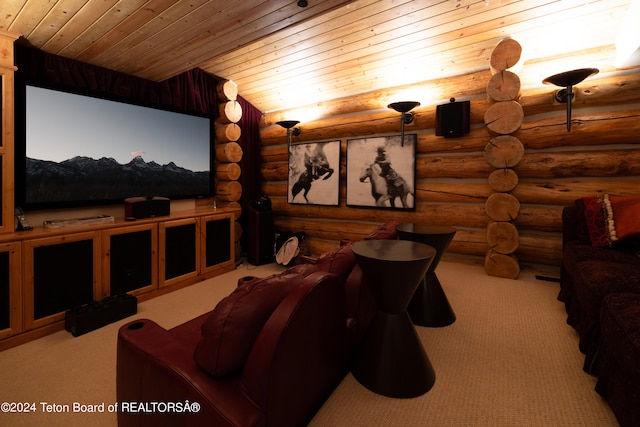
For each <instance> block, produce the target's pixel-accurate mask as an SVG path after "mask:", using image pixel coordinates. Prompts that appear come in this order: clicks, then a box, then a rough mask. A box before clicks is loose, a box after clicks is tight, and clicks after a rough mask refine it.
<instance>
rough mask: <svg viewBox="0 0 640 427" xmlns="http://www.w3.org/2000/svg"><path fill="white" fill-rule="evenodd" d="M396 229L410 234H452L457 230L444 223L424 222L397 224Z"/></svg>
mask: <svg viewBox="0 0 640 427" xmlns="http://www.w3.org/2000/svg"><path fill="white" fill-rule="evenodd" d="M396 230H397V231H398V232H404V233H411V234H452V233H455V232H456V231H457V230H456V229H455V228H453V227H449V226H446V225H432V224H427V223H424V222H417V223H403V224H398V225H397V226H396Z"/></svg>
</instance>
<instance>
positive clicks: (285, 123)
mask: <svg viewBox="0 0 640 427" xmlns="http://www.w3.org/2000/svg"><path fill="white" fill-rule="evenodd" d="M298 123H300V122H299V121H298V120H282V121H280V122H276V124H277V125H280V126H282V127H283V128H285V129H286V130H287V141H288V143H289V145H291V136H292V135H293V136H298V135H300V128H294V126H295V125H297V124H298Z"/></svg>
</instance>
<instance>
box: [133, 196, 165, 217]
mask: <svg viewBox="0 0 640 427" xmlns="http://www.w3.org/2000/svg"><path fill="white" fill-rule="evenodd" d="M170 210H171V205H170V201H169V199H167V198H166V197H129V198H128V199H124V216H125V218H135V219H142V218H153V217H156V216H166V215H169V212H170Z"/></svg>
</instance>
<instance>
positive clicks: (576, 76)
mask: <svg viewBox="0 0 640 427" xmlns="http://www.w3.org/2000/svg"><path fill="white" fill-rule="evenodd" d="M598 71H599V70H598V69H597V68H579V69H577V70H571V71H565V72H564V73H559V74H554V75H553V76H549V77H547V78H546V79H544V80H543V81H542V83H545V84H554V85H556V86H561V87H564V88H565V89H561V90H559V91H558V92H556V94H555V95H554V99H555V100H556V101H558V102H560V103H563V104H564V103H566V104H567V132H571V101H572V100H573V96H574V93H573V86H575V85H577V84H578V83H580V82H581V81H583V80H584V79H586V78H587V77H591V76H593V75H595V74H597V73H598Z"/></svg>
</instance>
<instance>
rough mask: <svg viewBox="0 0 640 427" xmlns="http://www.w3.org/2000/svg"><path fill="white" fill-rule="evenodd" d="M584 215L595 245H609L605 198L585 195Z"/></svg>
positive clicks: (590, 237)
mask: <svg viewBox="0 0 640 427" xmlns="http://www.w3.org/2000/svg"><path fill="white" fill-rule="evenodd" d="M582 201H583V203H584V216H585V220H586V222H587V228H588V230H589V239H590V240H591V245H592V246H594V247H604V246H608V245H609V228H608V227H607V218H606V216H605V209H604V205H603V199H602V197H601V196H596V197H584V198H583V199H582Z"/></svg>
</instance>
